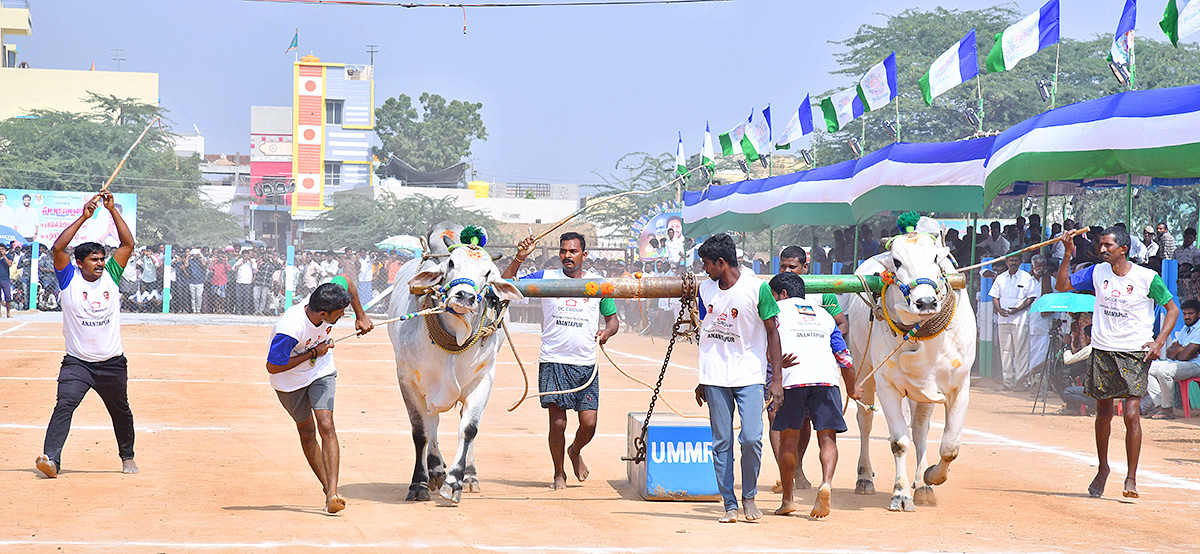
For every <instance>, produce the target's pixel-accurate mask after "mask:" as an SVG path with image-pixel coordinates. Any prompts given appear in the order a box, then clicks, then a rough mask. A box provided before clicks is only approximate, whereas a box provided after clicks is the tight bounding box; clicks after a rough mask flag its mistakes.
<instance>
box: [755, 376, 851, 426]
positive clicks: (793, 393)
mask: <svg viewBox="0 0 1200 554" xmlns="http://www.w3.org/2000/svg"><path fill="white" fill-rule="evenodd" d="M806 415H807V416H808V417H810V418H812V428H813V430H814V431H825V430H830V429H832V430H833V431H834V432H837V433H844V432H846V420H845V419H844V418H843V417H842V392H841V390H840V389H838V387H831V386H816V387H795V388H790V389H783V406H781V407H780V408H779V410H778V411H777V412H776V413H775V421H774V422H773V423H771V430H772V431H787V430H789V429H802V428H803V424H804V417H805V416H806Z"/></svg>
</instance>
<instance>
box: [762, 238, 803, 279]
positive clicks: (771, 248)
mask: <svg viewBox="0 0 1200 554" xmlns="http://www.w3.org/2000/svg"><path fill="white" fill-rule="evenodd" d="M767 256H769V257H770V260H771V261H770V262H768V263H770V264H771V275H774V274H775V273H777V272H778V271H779V268H778V267H776V266H775V228H774V227H772V228H771V230H770V231H767ZM801 261H803V260H801Z"/></svg>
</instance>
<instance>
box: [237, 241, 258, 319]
mask: <svg viewBox="0 0 1200 554" xmlns="http://www.w3.org/2000/svg"><path fill="white" fill-rule="evenodd" d="M230 269H231V270H233V272H234V281H233V293H234V294H233V300H234V311H235V313H239V314H248V313H250V312H252V311H253V310H254V272H255V271H256V270H258V260H255V259H254V249H253V248H250V247H244V248H242V255H241V257H239V258H238V259H237V261H236V262H233V267H231V268H230Z"/></svg>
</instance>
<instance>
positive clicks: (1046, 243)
mask: <svg viewBox="0 0 1200 554" xmlns="http://www.w3.org/2000/svg"><path fill="white" fill-rule="evenodd" d="M1088 229H1091V227H1083V228H1080V229H1075V230H1074V231H1067V234H1068V235H1069V236H1072V237H1074V236H1076V235H1082V234H1083V233H1086V232H1088ZM1059 240H1061V237H1054V238H1052V239H1050V240H1046V241H1042V242H1039V243H1037V244H1031V245H1029V246H1026V247H1025V248H1022V249H1020V250H1017V251H1016V252H1009V253H1008V254H1005V255H1003V256H1000V257H999V258H992V259H990V260H988V261H986V262H980V263H977V264H975V265H969V266H967V267H960V268H958V271H959V273H962V272H965V271H970V270H972V269H979V268H981V267H983V266H985V265H989V264H993V263H996V262H997V261H999V260H1003V259H1005V258H1011V257H1013V256H1017V255H1020V254H1024V253H1026V252H1031V251H1033V250H1037V249H1038V248H1041V247H1043V246H1049V245H1051V244H1054V243H1055V242H1058V241H1059Z"/></svg>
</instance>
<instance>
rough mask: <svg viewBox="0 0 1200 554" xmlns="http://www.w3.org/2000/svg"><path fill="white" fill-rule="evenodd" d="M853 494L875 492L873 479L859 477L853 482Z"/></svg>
mask: <svg viewBox="0 0 1200 554" xmlns="http://www.w3.org/2000/svg"><path fill="white" fill-rule="evenodd" d="M854 494H875V481H872V480H870V479H859V480H858V482H857V483H855V484H854Z"/></svg>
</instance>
